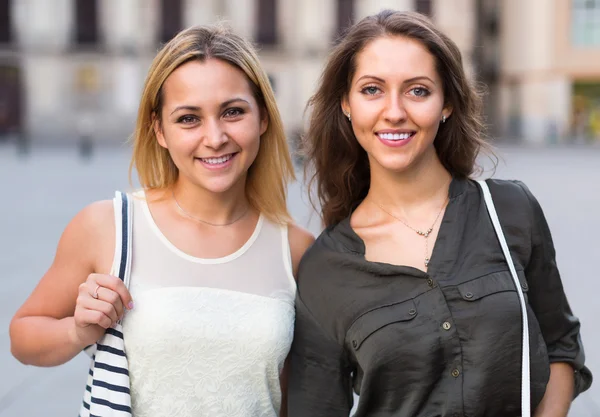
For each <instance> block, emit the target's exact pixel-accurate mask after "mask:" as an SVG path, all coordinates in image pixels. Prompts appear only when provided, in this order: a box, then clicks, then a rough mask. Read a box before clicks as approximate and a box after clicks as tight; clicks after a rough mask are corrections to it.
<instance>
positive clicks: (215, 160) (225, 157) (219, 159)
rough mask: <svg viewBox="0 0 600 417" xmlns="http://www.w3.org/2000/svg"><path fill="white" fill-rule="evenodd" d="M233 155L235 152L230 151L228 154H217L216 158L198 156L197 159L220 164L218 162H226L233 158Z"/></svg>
mask: <svg viewBox="0 0 600 417" xmlns="http://www.w3.org/2000/svg"><path fill="white" fill-rule="evenodd" d="M234 155H235V154H233V153H230V154H227V155H223V156H219V157H216V158H198V159H199V160H201V161H202V162H204V163H205V164H209V165H220V164H224V163H226V162H228V161H229V160H230V159H231V158H233V156H234Z"/></svg>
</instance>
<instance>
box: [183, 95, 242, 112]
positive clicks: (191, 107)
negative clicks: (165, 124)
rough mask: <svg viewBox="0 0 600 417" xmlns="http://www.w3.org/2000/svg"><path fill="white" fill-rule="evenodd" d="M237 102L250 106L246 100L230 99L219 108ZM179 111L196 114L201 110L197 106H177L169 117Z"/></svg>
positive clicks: (239, 98)
mask: <svg viewBox="0 0 600 417" xmlns="http://www.w3.org/2000/svg"><path fill="white" fill-rule="evenodd" d="M238 101H242V102H244V103H246V104H247V105H250V102H249V101H248V100H246V99H243V98H241V97H235V98H232V99H230V100H227V101H224V102H223V103H221V108H225V107H227V106H229V105H231V104H233V103H236V102H238ZM180 110H188V111H193V112H198V111H200V110H201V107H198V106H189V105H184V106H177V107H175V109H174V110H173V111H172V112H171V115H172V114H173V113H175V112H178V111H180Z"/></svg>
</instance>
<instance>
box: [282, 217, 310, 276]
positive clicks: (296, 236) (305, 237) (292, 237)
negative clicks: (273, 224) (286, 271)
mask: <svg viewBox="0 0 600 417" xmlns="http://www.w3.org/2000/svg"><path fill="white" fill-rule="evenodd" d="M288 240H289V243H290V253H291V257H292V271H293V273H294V277H295V278H296V279H297V276H298V265H300V260H301V259H302V256H303V255H304V253H305V252H306V250H307V249H308V248H309V247H310V246H311V245H312V244H313V243H314V241H315V237H314V236H313V235H312V233H310V232H309V231H308V230H306V229H304V228H302V227H300V226H298V225H296V224H292V223H290V224H289V225H288Z"/></svg>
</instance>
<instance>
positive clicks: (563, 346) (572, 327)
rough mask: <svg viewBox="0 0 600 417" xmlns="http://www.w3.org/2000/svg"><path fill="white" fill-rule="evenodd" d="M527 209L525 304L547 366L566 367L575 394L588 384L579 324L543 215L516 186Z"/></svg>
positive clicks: (587, 371)
mask: <svg viewBox="0 0 600 417" xmlns="http://www.w3.org/2000/svg"><path fill="white" fill-rule="evenodd" d="M518 184H519V186H520V187H521V188H522V190H523V191H524V193H525V194H526V196H527V198H528V201H529V205H530V214H531V215H530V222H531V256H530V258H529V262H528V263H527V266H526V267H525V275H526V278H527V283H528V285H529V292H528V298H529V304H530V305H531V308H532V310H533V312H534V313H535V316H536V319H537V321H538V323H539V325H540V330H541V332H542V335H543V337H544V340H545V342H546V345H547V348H548V356H549V359H550V362H552V363H553V362H567V363H570V364H571V365H572V366H573V368H574V369H575V371H577V373H576V381H575V382H576V393H577V394H578V393H579V392H581V391H584V390H586V389H587V388H588V387H589V386H590V384H591V373H590V371H589V369H587V368H586V367H585V365H584V364H585V355H584V350H583V344H582V341H581V336H580V323H579V320H578V319H577V317H575V316H574V314H573V312H572V311H571V307H570V305H569V302H568V300H567V296H566V294H565V291H564V288H563V284H562V279H561V276H560V273H559V270H558V267H557V265H556V253H555V250H554V244H553V242H552V236H551V233H550V228H549V227H548V223H547V221H546V218H545V216H544V212H543V210H542V208H541V206H540V204H539V202H538V201H537V199H536V198H535V197H534V196H533V194H532V193H531V191H529V189H528V188H527V186H525V184H523V183H521V182H518Z"/></svg>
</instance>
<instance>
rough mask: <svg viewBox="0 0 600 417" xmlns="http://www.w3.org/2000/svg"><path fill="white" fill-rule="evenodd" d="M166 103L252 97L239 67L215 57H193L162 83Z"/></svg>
mask: <svg viewBox="0 0 600 417" xmlns="http://www.w3.org/2000/svg"><path fill="white" fill-rule="evenodd" d="M163 94H164V99H165V105H167V106H168V105H170V104H173V105H176V104H177V103H179V102H182V101H185V102H189V104H192V103H193V104H201V103H203V102H204V103H210V102H214V103H221V102H224V101H227V100H229V99H231V98H232V97H233V96H235V97H241V98H244V99H247V100H250V99H252V89H251V88H250V81H249V80H248V78H247V76H246V74H245V73H244V72H243V71H242V70H241V69H239V68H238V67H236V66H234V65H232V64H230V63H228V62H225V61H222V60H220V59H216V58H209V59H207V60H204V61H200V60H193V61H189V62H186V63H185V64H183V65H181V66H179V67H178V68H177V69H175V71H173V72H172V73H171V75H169V77H167V79H166V81H165V83H164V85H163Z"/></svg>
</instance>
